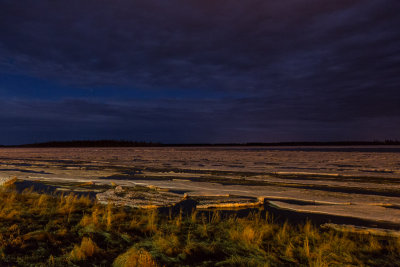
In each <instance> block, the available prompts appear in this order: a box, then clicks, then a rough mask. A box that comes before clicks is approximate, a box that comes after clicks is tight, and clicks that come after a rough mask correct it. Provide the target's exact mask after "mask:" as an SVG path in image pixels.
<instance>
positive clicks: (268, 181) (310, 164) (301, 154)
mask: <svg viewBox="0 0 400 267" xmlns="http://www.w3.org/2000/svg"><path fill="white" fill-rule="evenodd" d="M12 176H17V177H18V178H19V179H25V180H35V181H38V180H41V181H51V182H52V183H57V182H65V181H82V182H85V181H93V182H95V183H96V184H110V183H111V182H114V183H116V184H119V185H123V186H133V185H136V184H139V185H154V186H157V187H160V188H168V189H170V190H179V191H180V192H187V193H188V194H189V195H193V196H195V195H220V194H230V195H238V196H248V197H255V198H257V197H264V198H266V199H269V200H273V201H274V204H275V205H276V206H279V207H281V208H285V209H290V210H297V211H305V212H314V213H323V214H331V215H341V216H351V217H356V218H362V219H369V220H376V221H385V222H391V223H399V224H400V208H399V207H400V148H396V147H385V148H379V147H378V148H377V147H373V148H371V147H364V148H339V147H336V148H303V149H302V148H299V149H293V148H279V149H277V148H272V149H266V148H256V147H249V148H246V147H240V148H215V147H213V148H204V147H202V148H185V147H182V148H76V149H73V148H64V149H60V148H49V149H33V148H31V149H22V148H18V149H17V148H15V149H11V148H2V149H0V177H12ZM182 194H183V193H182ZM287 200H299V201H306V202H317V203H320V205H304V204H301V205H300V204H296V203H290V202H288V201H287ZM321 203H325V204H321Z"/></svg>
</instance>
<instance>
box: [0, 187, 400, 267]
mask: <svg viewBox="0 0 400 267" xmlns="http://www.w3.org/2000/svg"><path fill="white" fill-rule="evenodd" d="M84 262H90V263H93V264H95V265H98V266H104V265H107V266H110V265H112V264H113V265H114V266H157V265H159V266H164V265H165V266H171V265H175V266H176V265H190V266H196V265H205V266H213V265H220V266H270V265H271V266H277V265H279V266H285V265H303V266H332V265H333V266H360V265H387V266H390V265H400V239H399V238H391V237H382V236H374V235H372V234H350V233H346V232H340V231H334V230H332V229H330V230H329V229H321V228H319V227H316V226H314V225H313V224H312V223H310V222H307V223H305V224H299V225H293V224H289V223H284V224H277V223H274V222H273V220H272V219H271V218H270V217H269V216H265V217H262V216H261V215H260V214H258V213H254V214H250V215H249V216H248V217H246V218H238V217H235V216H233V217H229V218H225V217H224V216H223V214H221V213H220V212H214V213H210V214H205V213H201V212H198V213H196V212H194V213H192V214H191V215H185V214H183V213H182V212H181V213H178V214H176V215H173V214H172V213H171V214H169V215H162V214H159V213H158V212H157V210H138V209H129V208H121V207H114V206H112V205H100V204H98V203H95V202H93V201H92V200H90V199H89V198H87V197H78V196H75V195H65V196H58V197H55V196H50V195H41V194H37V193H35V192H33V191H32V190H26V191H24V192H23V193H21V194H19V193H16V192H15V191H14V190H12V189H11V188H3V189H0V266H10V265H15V264H16V263H18V264H17V265H22V266H24V265H42V266H48V265H54V266H65V265H70V264H72V263H73V264H78V265H82V264H83V263H84Z"/></svg>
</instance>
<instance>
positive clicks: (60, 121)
mask: <svg viewBox="0 0 400 267" xmlns="http://www.w3.org/2000/svg"><path fill="white" fill-rule="evenodd" d="M399 11H400V2H399V1H396V0H366V1H356V0H351V1H350V0H340V1H329V2H326V1H317V0H285V1H262V0H249V1H241V0H231V1H227V0H226V1H225V0H218V1H214V0H190V1H184V0H172V1H162V0H146V1H145V0H141V1H131V0H129V1H128V0H117V1H94V0H85V1H82V0H80V1H77V0H72V1H50V0H48V1H34V0H23V1H11V0H0V34H1V38H0V73H1V75H2V76H3V77H6V78H7V77H22V78H21V79H30V80H32V79H33V80H37V83H36V84H34V83H32V82H27V83H25V84H24V87H25V88H21V87H18V86H19V85H20V84H19V83H18V82H15V79H11V78H9V79H1V80H0V97H1V103H0V104H1V105H2V106H1V107H0V111H1V114H0V124H1V125H2V129H7V130H4V131H3V133H0V138H1V139H2V140H5V141H4V142H5V143H20V142H31V141H43V140H48V139H52V140H54V139H79V138H117V139H118V138H127V139H140V140H153V141H162V142H241V141H243V142H246V141H288V140H339V139H340V140H343V139H344V140H350V139H363V140H371V139H374V138H400V134H399V133H400V126H398V125H400V91H399V85H400V75H399V73H400V30H399V27H398V26H396V25H400V17H399V16H398V13H399ZM44 83H46V86H45V87H46V89H43V88H44V86H41V84H44ZM49 84H50V85H51V88H52V89H51V92H49V90H50V89H49V88H48V87H49ZM17 85H18V86H17ZM27 88H28V89H27ZM26 90H32V91H34V92H35V93H34V94H28V95H29V96H27V94H26ZM22 92H25V93H24V94H23V93H22ZM77 92H78V93H77ZM79 92H81V93H79ZM88 92H90V93H88ZM49 95H52V98H51V99H49ZM53 126H54V127H53ZM26 132H32V133H33V134H31V135H28V134H26ZM28 136H29V138H28Z"/></svg>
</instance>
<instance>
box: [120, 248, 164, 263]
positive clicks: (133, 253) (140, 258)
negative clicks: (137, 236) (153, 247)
mask: <svg viewBox="0 0 400 267" xmlns="http://www.w3.org/2000/svg"><path fill="white" fill-rule="evenodd" d="M156 266H158V265H157V263H156V262H155V261H154V259H153V257H152V256H151V254H150V253H149V252H147V251H146V250H143V249H140V250H137V249H136V248H130V249H129V250H128V251H127V252H125V253H124V254H122V255H119V256H118V257H117V258H116V259H115V261H114V263H113V267H156Z"/></svg>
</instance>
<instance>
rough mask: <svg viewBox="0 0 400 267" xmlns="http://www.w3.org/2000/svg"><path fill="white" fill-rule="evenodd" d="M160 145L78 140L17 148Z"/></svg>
mask: <svg viewBox="0 0 400 267" xmlns="http://www.w3.org/2000/svg"><path fill="white" fill-rule="evenodd" d="M159 145H160V144H159V143H153V142H137V141H125V140H120V141H119V140H77V141H52V142H45V143H34V144H25V145H18V146H16V147H152V146H159Z"/></svg>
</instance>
